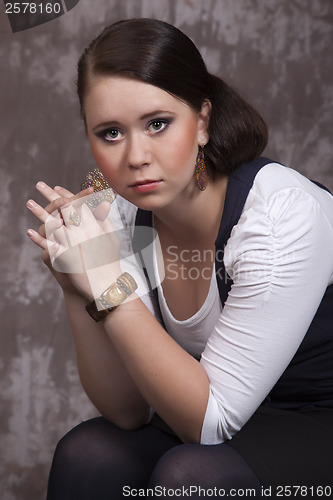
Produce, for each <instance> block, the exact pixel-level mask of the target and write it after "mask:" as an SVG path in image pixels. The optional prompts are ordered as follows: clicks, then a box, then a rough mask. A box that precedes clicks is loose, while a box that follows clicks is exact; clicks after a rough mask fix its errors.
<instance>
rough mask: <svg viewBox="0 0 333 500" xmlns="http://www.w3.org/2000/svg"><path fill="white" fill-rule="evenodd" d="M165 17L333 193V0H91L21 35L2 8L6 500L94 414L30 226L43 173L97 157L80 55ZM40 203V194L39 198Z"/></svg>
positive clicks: (60, 176) (26, 498)
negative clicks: (106, 30) (134, 23)
mask: <svg viewBox="0 0 333 500" xmlns="http://www.w3.org/2000/svg"><path fill="white" fill-rule="evenodd" d="M126 17H156V18H159V19H163V20H166V21H169V22H171V23H174V24H175V25H176V26H178V27H180V28H181V29H182V30H183V31H185V33H187V34H188V35H189V36H191V37H192V38H193V40H194V41H195V42H196V43H197V45H198V46H199V48H200V49H201V51H202V53H203V55H204V56H205V58H206V61H207V63H208V66H209V69H210V70H211V71H212V72H215V73H217V74H219V75H220V76H223V77H224V78H226V79H227V80H228V81H230V82H232V83H233V84H235V85H236V86H237V87H238V88H239V89H241V90H242V92H243V93H244V94H245V95H246V96H247V97H249V98H250V100H251V101H252V102H253V103H254V105H256V106H257V107H258V108H259V109H260V110H261V112H262V113H263V115H264V117H265V118H266V120H267V122H268V124H269V126H270V131H271V136H270V143H269V147H268V149H267V151H266V153H267V154H268V155H271V157H274V158H275V159H278V160H280V161H282V162H285V163H287V164H288V165H290V166H292V167H293V168H295V169H296V170H299V171H300V172H302V173H304V174H306V175H308V176H310V177H312V178H316V179H318V180H319V181H321V182H323V183H325V184H326V185H327V186H328V187H329V188H331V189H333V160H332V157H333V145H332V108H333V75H332V46H333V31H332V30H333V27H332V24H333V2H332V0H80V2H79V3H78V5H77V6H76V7H75V8H74V9H73V10H71V11H70V12H68V13H67V14H66V15H64V16H62V17H59V18H58V19H55V20H54V21H52V22H49V23H47V24H43V25H41V26H38V27H36V28H33V29H30V30H26V31H21V32H17V33H12V31H11V27H10V24H9V21H8V19H7V17H6V16H5V14H4V9H3V5H2V4H1V9H0V60H1V70H0V71H1V78H0V110H1V114H0V116H1V129H0V148H1V154H0V164H1V173H0V176H1V177H0V186H1V197H0V210H1V216H0V224H1V232H0V234H1V247H0V248H1V250H0V251H1V258H0V266H1V274H0V276H1V290H2V300H1V303H0V307H1V316H0V317H1V350H0V398H1V408H0V412H1V413H0V443H1V444H0V498H1V499H2V500H41V499H43V498H44V497H45V488H46V481H47V474H48V470H49V466H50V461H51V458H52V453H53V449H54V446H55V444H56V442H57V441H58V439H59V438H60V437H61V436H62V435H63V434H64V433H65V432H66V431H67V430H68V429H70V428H71V427H72V426H74V425H75V424H76V423H78V422H80V421H81V420H83V419H86V418H88V417H90V416H93V415H95V410H94V408H93V407H92V406H91V404H90V403H89V401H88V400H87V398H86V396H85V395H84V393H83V391H82V389H81V386H80V383H79V380H78V376H77V372H76V365H75V357H74V351H73V345H72V340H71V336H70V331H69V327H68V323H67V319H66V317H65V314H64V309H63V303H62V297H61V293H60V291H59V290H58V288H57V285H56V284H55V283H54V282H53V281H52V278H51V277H50V276H49V273H48V271H47V269H46V268H45V266H43V264H42V263H41V261H40V258H39V251H38V250H37V249H36V248H35V247H34V246H33V245H32V244H31V243H30V241H29V240H28V238H27V237H26V235H25V231H26V229H27V228H28V227H31V226H34V227H37V225H36V223H35V222H34V221H33V219H32V217H31V215H30V214H29V213H28V211H27V210H26V209H25V201H26V200H27V199H28V198H30V197H33V196H35V194H34V185H35V183H36V182H37V181H38V180H40V179H43V180H45V181H46V182H48V183H50V184H51V185H54V184H62V185H65V186H67V187H69V188H70V189H72V190H77V189H78V187H79V183H80V180H81V177H82V176H83V174H84V173H86V172H87V171H88V170H89V169H90V168H91V167H92V166H93V161H92V157H91V155H90V152H89V150H88V147H87V144H86V143H85V139H84V134H83V128H82V124H81V122H80V120H79V114H78V105H77V101H76V96H75V87H74V84H73V82H74V75H75V65H76V61H77V58H78V56H79V54H80V52H81V50H82V49H83V48H84V46H85V45H86V44H87V43H88V42H89V41H90V39H91V38H92V37H93V36H95V35H96V34H97V33H98V32H99V31H100V30H101V29H102V27H104V26H105V25H106V24H110V23H111V22H113V21H115V20H118V19H121V18H126ZM37 199H39V200H40V199H41V198H39V197H37Z"/></svg>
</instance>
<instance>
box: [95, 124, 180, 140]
mask: <svg viewBox="0 0 333 500" xmlns="http://www.w3.org/2000/svg"><path fill="white" fill-rule="evenodd" d="M154 123H155V124H156V123H161V124H162V125H163V127H162V128H161V129H159V130H155V131H154V132H153V134H160V133H162V132H164V131H165V130H167V128H168V127H169V125H170V123H171V120H170V119H167V118H155V119H154V120H151V121H150V122H149V123H148V125H147V129H149V128H150V127H151V126H152V125H153V124H154ZM110 132H117V133H120V130H119V129H117V128H112V127H110V128H107V129H105V130H101V132H98V133H97V134H96V135H97V136H98V137H100V138H101V139H103V140H104V141H105V142H107V143H109V144H112V143H114V142H117V141H118V139H117V138H115V139H107V138H106V136H107V134H109V133H110Z"/></svg>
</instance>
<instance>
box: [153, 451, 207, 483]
mask: <svg viewBox="0 0 333 500" xmlns="http://www.w3.org/2000/svg"><path fill="white" fill-rule="evenodd" d="M193 446H196V445H191V444H184V445H180V446H176V447H175V448H172V449H171V450H169V451H168V452H167V453H165V454H164V455H163V456H162V458H161V459H160V460H159V461H158V462H157V464H156V466H155V468H154V471H153V473H152V475H151V478H150V483H149V487H151V488H156V487H157V486H161V487H165V488H170V489H174V490H175V489H179V488H180V489H182V488H184V487H188V486H191V485H192V484H196V482H197V479H198V475H199V476H200V471H199V470H198V462H195V461H193V451H194V450H193Z"/></svg>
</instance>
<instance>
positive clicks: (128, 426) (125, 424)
mask: <svg viewBox="0 0 333 500" xmlns="http://www.w3.org/2000/svg"><path fill="white" fill-rule="evenodd" d="M102 417H104V418H105V419H106V420H108V421H109V422H111V423H112V424H114V425H116V426H117V427H119V429H122V430H124V431H135V430H137V429H140V427H143V426H144V425H145V424H146V423H147V421H148V415H147V414H145V415H128V414H126V415H109V414H106V413H104V412H103V413H102Z"/></svg>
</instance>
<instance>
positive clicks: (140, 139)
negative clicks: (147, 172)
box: [127, 133, 151, 168]
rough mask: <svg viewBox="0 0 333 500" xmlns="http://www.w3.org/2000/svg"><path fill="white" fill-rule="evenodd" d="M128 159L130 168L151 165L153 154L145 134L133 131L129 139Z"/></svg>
mask: <svg viewBox="0 0 333 500" xmlns="http://www.w3.org/2000/svg"><path fill="white" fill-rule="evenodd" d="M127 161H128V165H129V167H130V168H141V167H142V166H144V165H149V163H150V161H151V155H150V151H149V147H148V140H147V137H145V136H144V135H143V134H140V133H132V134H131V136H130V137H129V139H128V150H127Z"/></svg>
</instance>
